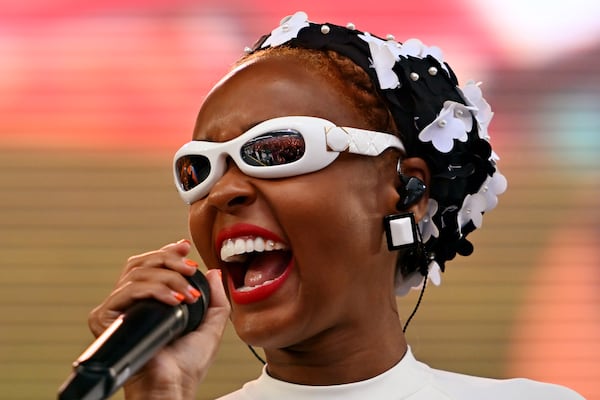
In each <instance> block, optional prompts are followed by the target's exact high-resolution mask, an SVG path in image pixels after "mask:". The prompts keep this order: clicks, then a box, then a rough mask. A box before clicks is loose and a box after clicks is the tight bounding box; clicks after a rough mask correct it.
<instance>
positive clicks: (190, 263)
mask: <svg viewBox="0 0 600 400" xmlns="http://www.w3.org/2000/svg"><path fill="white" fill-rule="evenodd" d="M184 262H185V263H186V264H187V265H189V266H190V267H194V268H197V267H198V263H197V262H196V261H194V260H190V259H189V258H186V259H185V261H184Z"/></svg>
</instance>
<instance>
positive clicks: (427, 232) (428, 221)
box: [419, 198, 440, 243]
mask: <svg viewBox="0 0 600 400" xmlns="http://www.w3.org/2000/svg"><path fill="white" fill-rule="evenodd" d="M428 203H429V204H428V209H427V213H426V214H425V215H424V216H423V218H421V220H420V221H419V229H420V230H421V235H422V236H423V243H425V242H427V241H428V240H429V238H430V237H432V236H433V237H438V236H439V234H440V231H439V230H438V227H437V226H436V225H435V223H434V222H433V219H432V217H433V216H434V215H435V213H437V211H438V203H437V201H435V199H431V198H430V199H429V201H428Z"/></svg>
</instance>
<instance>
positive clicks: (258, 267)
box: [244, 251, 288, 287]
mask: <svg viewBox="0 0 600 400" xmlns="http://www.w3.org/2000/svg"><path fill="white" fill-rule="evenodd" d="M285 255H286V253H284V252H279V251H277V252H268V253H259V254H258V255H257V256H256V257H254V259H253V260H252V261H251V263H250V264H249V265H248V269H247V270H246V275H245V276H244V286H247V287H254V286H259V285H261V284H263V283H265V282H266V281H269V280H272V279H275V278H277V277H278V276H280V275H281V274H283V272H284V271H285V268H286V266H287V261H288V260H287V257H286V256H285Z"/></svg>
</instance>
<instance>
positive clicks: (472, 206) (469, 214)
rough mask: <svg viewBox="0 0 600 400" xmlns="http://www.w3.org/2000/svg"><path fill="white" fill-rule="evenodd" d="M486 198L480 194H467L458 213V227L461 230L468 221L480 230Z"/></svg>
mask: <svg viewBox="0 0 600 400" xmlns="http://www.w3.org/2000/svg"><path fill="white" fill-rule="evenodd" d="M486 203H487V201H486V198H485V196H483V195H482V194H479V193H475V194H468V195H467V197H465V201H463V205H462V207H461V209H460V211H459V212H458V226H459V228H462V227H463V226H465V225H467V224H468V223H469V221H473V224H474V225H475V227H477V228H481V224H482V222H483V212H484V211H485V208H486Z"/></svg>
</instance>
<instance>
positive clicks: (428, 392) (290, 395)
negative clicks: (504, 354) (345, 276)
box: [219, 348, 584, 400]
mask: <svg viewBox="0 0 600 400" xmlns="http://www.w3.org/2000/svg"><path fill="white" fill-rule="evenodd" d="M282 399H285V400H315V399H319V400H329V399H343V400H365V399H378V400H379V399H386V400H471V399H473V400H475V399H477V400H482V399H485V400H509V399H510V400H537V399H539V400H582V399H583V400H584V398H583V397H582V396H580V395H579V394H577V393H576V392H574V391H572V390H571V389H568V388H565V387H563V386H558V385H553V384H548V383H541V382H536V381H532V380H529V379H521V378H518V379H503V380H499V379H489V378H480V377H475V376H469V375H462V374H457V373H453V372H447V371H441V370H436V369H433V368H430V367H429V366H427V365H426V364H424V363H422V362H419V361H417V360H416V359H415V358H414V356H413V355H412V352H411V350H410V348H408V351H407V352H406V354H405V355H404V357H403V358H402V360H400V362H399V363H398V364H396V365H395V366H394V367H392V368H391V369H389V370H388V371H386V372H384V373H383V374H381V375H378V376H376V377H374V378H371V379H367V380H364V381H360V382H353V383H348V384H342V385H332V386H308V385H298V384H293V383H288V382H284V381H280V380H277V379H274V378H272V377H271V376H269V375H268V374H267V369H266V367H265V368H263V372H262V374H261V375H260V377H258V379H256V380H253V381H250V382H248V383H246V384H245V385H244V386H243V387H242V388H241V389H239V390H237V391H235V392H232V393H230V394H228V395H225V396H223V397H221V398H220V399H219V400H282Z"/></svg>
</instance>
